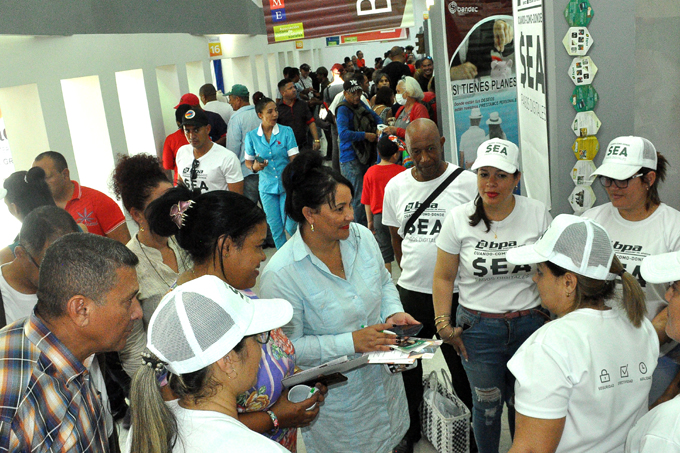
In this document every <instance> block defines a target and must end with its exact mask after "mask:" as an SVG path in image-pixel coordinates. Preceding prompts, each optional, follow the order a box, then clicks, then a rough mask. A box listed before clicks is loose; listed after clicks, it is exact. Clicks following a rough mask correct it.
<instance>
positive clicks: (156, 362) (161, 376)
mask: <svg viewBox="0 0 680 453" xmlns="http://www.w3.org/2000/svg"><path fill="white" fill-rule="evenodd" d="M142 364H143V365H145V366H148V367H149V368H151V369H152V370H153V371H154V373H155V374H156V379H157V380H158V384H159V385H160V386H161V387H163V386H165V385H167V384H168V369H167V368H166V367H165V365H166V363H165V362H163V361H162V360H161V359H159V358H158V357H156V356H154V355H153V354H151V353H149V352H142Z"/></svg>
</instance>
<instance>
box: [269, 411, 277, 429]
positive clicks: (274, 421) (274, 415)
mask: <svg viewBox="0 0 680 453" xmlns="http://www.w3.org/2000/svg"><path fill="white" fill-rule="evenodd" d="M267 415H269V418H271V419H272V423H273V424H274V430H276V431H278V430H279V419H278V418H277V417H276V414H274V412H272V411H267Z"/></svg>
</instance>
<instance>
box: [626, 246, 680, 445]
mask: <svg viewBox="0 0 680 453" xmlns="http://www.w3.org/2000/svg"><path fill="white" fill-rule="evenodd" d="M640 273H641V274H642V278H644V279H645V281H646V282H647V283H654V284H658V283H669V282H671V286H670V287H669V288H668V291H666V301H667V302H668V322H667V323H666V333H667V334H668V336H669V337H671V338H672V339H674V340H675V341H680V252H671V253H664V254H662V255H652V256H648V257H646V258H645V259H644V260H643V261H642V266H641V267H640ZM625 451H626V453H680V396H676V397H675V398H673V399H672V400H670V401H668V402H665V403H662V404H660V405H658V406H656V407H655V408H654V409H652V410H651V411H649V412H648V413H647V414H646V415H645V416H643V417H642V418H641V419H640V420H638V422H637V423H636V424H635V426H633V428H632V429H631V430H630V433H629V434H628V439H627V440H626V450H625Z"/></svg>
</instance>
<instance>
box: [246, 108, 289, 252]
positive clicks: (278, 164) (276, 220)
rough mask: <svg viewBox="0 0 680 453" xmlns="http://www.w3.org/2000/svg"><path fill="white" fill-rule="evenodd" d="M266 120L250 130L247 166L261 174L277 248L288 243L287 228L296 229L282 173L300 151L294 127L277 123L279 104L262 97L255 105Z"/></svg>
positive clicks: (261, 194) (259, 115) (266, 212)
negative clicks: (288, 213) (289, 214)
mask: <svg viewBox="0 0 680 453" xmlns="http://www.w3.org/2000/svg"><path fill="white" fill-rule="evenodd" d="M255 111H256V112H257V116H258V117H259V118H260V119H261V120H262V124H261V125H260V127H258V128H257V129H254V130H252V131H250V132H248V133H247V134H246V140H245V144H246V156H245V157H246V162H245V163H246V167H248V168H249V169H250V170H252V171H253V172H255V173H259V174H260V182H259V189H260V200H261V201H262V208H263V209H264V213H265V214H266V216H267V223H268V224H269V228H270V229H271V231H272V236H273V237H274V244H276V248H277V249H280V248H281V246H283V244H285V243H286V231H287V232H288V234H290V235H292V234H293V233H294V232H295V222H294V221H293V220H291V219H290V218H287V217H286V213H285V209H284V206H285V203H286V193H285V191H284V190H283V184H281V174H282V173H283V169H284V168H286V165H288V163H289V162H291V161H292V160H293V158H295V156H296V155H297V154H298V147H297V142H296V141H295V134H294V133H293V129H291V128H290V127H288V126H283V125H281V124H277V122H276V120H277V119H278V117H279V114H278V111H277V110H276V104H275V103H274V101H272V100H271V99H269V98H262V99H260V100H259V101H258V102H257V105H256V106H255Z"/></svg>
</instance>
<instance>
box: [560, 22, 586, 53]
mask: <svg viewBox="0 0 680 453" xmlns="http://www.w3.org/2000/svg"><path fill="white" fill-rule="evenodd" d="M562 44H564V48H565V49H566V51H567V53H568V54H569V55H572V56H574V55H579V56H583V55H585V54H587V53H588V50H590V46H592V45H593V38H591V37H590V32H588V29H587V28H586V27H571V28H570V29H569V30H568V31H567V34H566V35H564V39H563V40H562Z"/></svg>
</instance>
